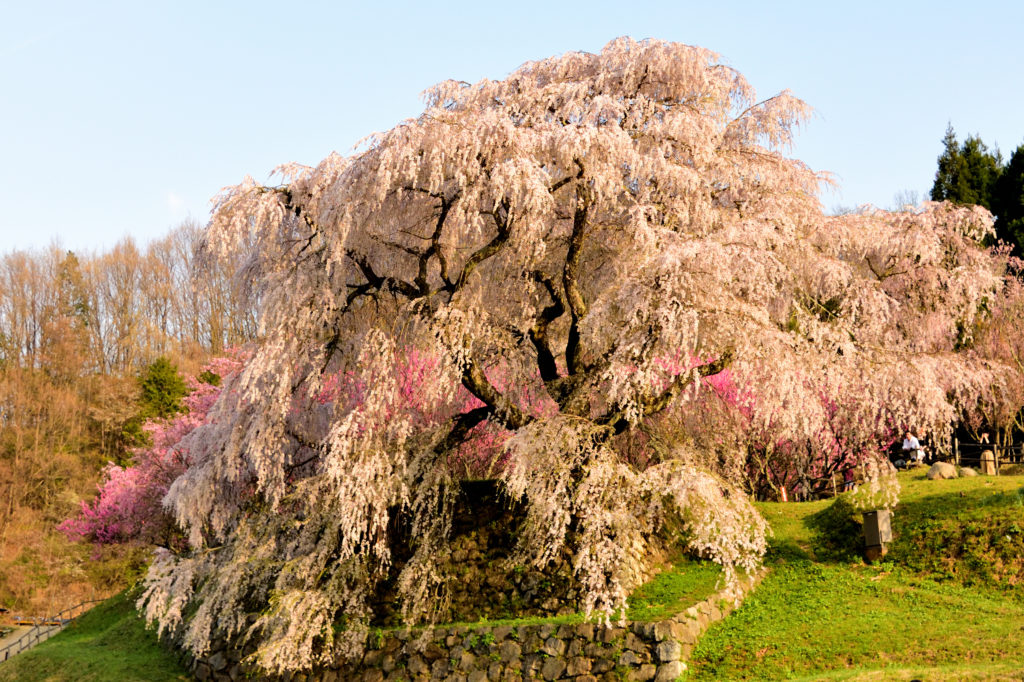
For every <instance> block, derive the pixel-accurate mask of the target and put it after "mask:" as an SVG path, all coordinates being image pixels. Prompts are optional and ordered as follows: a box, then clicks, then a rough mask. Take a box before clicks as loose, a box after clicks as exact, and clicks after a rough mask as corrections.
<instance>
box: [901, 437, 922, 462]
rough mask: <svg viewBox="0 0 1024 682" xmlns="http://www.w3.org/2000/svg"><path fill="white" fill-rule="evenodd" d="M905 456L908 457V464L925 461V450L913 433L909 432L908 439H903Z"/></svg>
mask: <svg viewBox="0 0 1024 682" xmlns="http://www.w3.org/2000/svg"><path fill="white" fill-rule="evenodd" d="M903 454H904V455H906V460H907V463H908V464H909V463H917V462H921V461H923V460H924V448H922V447H921V443H920V441H918V440H917V437H916V436H914V432H913V431H907V437H906V438H904V439H903Z"/></svg>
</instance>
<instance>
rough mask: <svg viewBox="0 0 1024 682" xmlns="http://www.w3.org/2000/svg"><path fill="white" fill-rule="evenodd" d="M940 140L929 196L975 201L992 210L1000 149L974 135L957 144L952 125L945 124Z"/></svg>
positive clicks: (998, 169)
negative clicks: (989, 147) (992, 150)
mask: <svg viewBox="0 0 1024 682" xmlns="http://www.w3.org/2000/svg"><path fill="white" fill-rule="evenodd" d="M942 144H943V151H942V154H941V155H940V156H939V159H938V165H939V167H938V170H936V172H935V183H934V184H933V185H932V191H931V198H932V200H933V201H952V202H954V203H957V204H977V205H978V206H984V207H985V208H987V209H989V210H992V206H993V196H994V193H995V185H996V181H997V179H998V178H999V174H1000V171H1001V169H1002V163H1003V160H1002V155H1001V154H1000V153H999V150H998V149H996V150H995V152H990V151H989V150H988V147H987V146H986V145H985V143H984V142H982V141H981V138H979V137H977V136H974V135H972V136H970V137H968V138H967V139H966V140H964V142H963V144H958V143H957V140H956V133H955V132H954V131H953V126H952V125H950V126H948V127H947V128H946V135H945V137H944V138H943V140H942Z"/></svg>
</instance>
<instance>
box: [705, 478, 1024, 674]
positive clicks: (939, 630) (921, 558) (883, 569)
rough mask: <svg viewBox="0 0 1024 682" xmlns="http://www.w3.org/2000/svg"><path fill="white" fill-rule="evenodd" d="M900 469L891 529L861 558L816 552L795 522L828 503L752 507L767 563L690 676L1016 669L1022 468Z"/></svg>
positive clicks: (1022, 654) (1022, 616) (1023, 610)
mask: <svg viewBox="0 0 1024 682" xmlns="http://www.w3.org/2000/svg"><path fill="white" fill-rule="evenodd" d="M900 478H901V483H902V484H903V488H904V490H903V501H902V503H901V505H900V507H898V508H897V510H896V513H895V515H894V519H893V531H894V533H895V534H896V540H895V542H894V544H893V548H892V552H891V553H890V555H889V556H888V557H887V560H886V561H884V562H882V563H880V564H877V565H874V566H866V565H864V564H863V563H862V562H860V561H858V560H856V559H855V558H852V557H846V558H844V557H841V556H840V557H836V556H835V553H832V554H831V558H824V557H827V556H830V555H829V553H827V552H825V551H824V550H823V548H822V547H821V544H820V543H819V542H818V540H817V538H816V537H815V534H814V532H813V531H812V530H811V528H810V527H809V525H808V523H807V521H808V519H809V517H811V516H812V515H813V514H814V513H816V512H820V511H821V510H823V509H824V508H825V507H827V506H828V505H829V504H830V503H829V502H824V501H823V502H813V503H805V504H764V505H761V509H762V512H763V513H764V514H765V516H766V518H767V519H768V520H769V522H770V523H771V524H772V527H773V529H774V531H775V538H774V539H773V543H772V551H771V554H770V557H769V564H770V566H771V568H772V572H771V574H770V575H769V576H768V577H767V578H766V579H765V580H764V582H763V583H762V585H761V586H760V587H759V588H758V590H757V592H756V593H755V594H754V595H752V596H751V598H750V599H748V601H747V603H745V604H744V606H743V607H742V608H741V609H740V610H739V611H737V612H736V613H735V614H734V615H733V616H731V617H730V618H729V619H727V620H726V621H724V622H722V623H720V624H718V625H716V626H713V627H712V628H711V629H710V630H709V631H708V634H707V636H706V637H705V638H704V639H703V641H702V642H701V644H700V646H699V647H698V648H697V650H696V651H695V652H694V656H693V659H692V661H691V670H692V671H693V672H692V674H691V676H690V678H691V679H866V680H869V679H870V680H873V679H908V680H909V679H928V680H936V679H1015V680H1019V679H1021V678H1022V677H1024V585H1022V583H1021V578H1024V571H1022V562H1021V561H1020V558H1021V556H1022V555H1024V552H1021V551H1020V547H1021V544H1020V543H1021V542H1024V533H1022V532H1021V530H1020V528H1019V527H1018V525H1017V524H1020V525H1022V526H1024V497H1022V494H1021V486H1024V478H1022V477H1000V478H997V479H991V478H974V479H958V480H954V481H927V480H925V479H924V475H923V473H922V472H921V471H916V472H908V473H905V474H901V477H900ZM819 555H820V556H819Z"/></svg>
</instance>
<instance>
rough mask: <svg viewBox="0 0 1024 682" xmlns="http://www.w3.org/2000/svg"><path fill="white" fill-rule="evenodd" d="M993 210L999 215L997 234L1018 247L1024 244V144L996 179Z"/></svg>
mask: <svg viewBox="0 0 1024 682" xmlns="http://www.w3.org/2000/svg"><path fill="white" fill-rule="evenodd" d="M992 212H993V213H995V214H996V215H997V216H998V218H997V219H996V236H997V237H998V238H999V239H1002V240H1003V241H1005V242H1007V243H1010V244H1016V245H1017V247H1018V249H1020V248H1021V247H1022V246H1024V144H1022V145H1020V146H1019V147H1017V149H1016V150H1014V152H1013V155H1012V156H1010V160H1009V161H1008V162H1007V164H1006V165H1005V166H1004V167H1003V172H1002V173H1001V174H1000V176H999V179H998V180H997V181H996V185H995V195H994V197H993V207H992ZM1020 253H1021V252H1020V251H1019V250H1018V255H1020Z"/></svg>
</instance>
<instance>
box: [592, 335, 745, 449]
mask: <svg viewBox="0 0 1024 682" xmlns="http://www.w3.org/2000/svg"><path fill="white" fill-rule="evenodd" d="M731 362H732V351H731V350H727V351H725V352H724V353H722V355H720V356H719V357H718V358H717V359H715V360H714V361H712V362H709V363H708V364H706V365H701V366H700V367H698V368H697V374H698V375H700V377H701V378H703V377H709V376H712V375H715V374H718V373H719V372H721V371H722V370H724V369H725V368H726V367H728V366H729V364H730V363H731ZM691 383H693V375H692V374H691V373H690V372H686V373H684V374H680V375H679V376H677V377H676V378H675V379H674V380H673V381H672V383H671V384H670V385H669V387H668V388H666V389H665V390H664V391H662V392H661V393H660V394H658V395H656V396H651V397H649V398H647V399H645V400H643V401H642V402H641V413H642V414H643V416H645V417H647V416H650V415H652V414H656V413H658V412H661V411H662V410H664V409H665V408H666V407H668V406H669V404H670V403H671V402H672V401H673V400H675V399H676V398H677V397H678V396H679V394H680V393H682V392H683V389H685V388H687V387H688V386H689V385H690V384H691ZM597 423H598V424H600V425H602V426H610V427H611V428H612V430H613V432H614V433H615V434H616V435H618V434H620V433H622V432H624V431H626V429H628V428H629V422H628V421H627V420H626V418H625V416H624V415H623V414H622V411H621V410H615V411H612V412H610V413H608V414H607V415H605V416H604V417H602V418H600V419H598V420H597Z"/></svg>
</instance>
